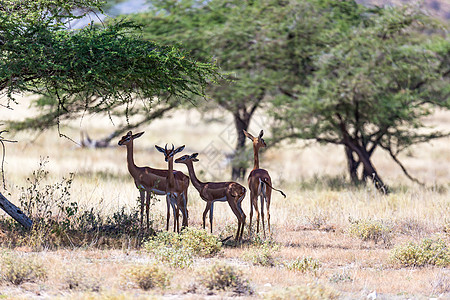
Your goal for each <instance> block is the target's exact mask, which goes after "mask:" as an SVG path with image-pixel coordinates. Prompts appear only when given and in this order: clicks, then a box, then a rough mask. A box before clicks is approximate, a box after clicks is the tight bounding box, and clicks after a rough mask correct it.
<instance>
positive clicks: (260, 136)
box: [259, 130, 264, 138]
mask: <svg viewBox="0 0 450 300" xmlns="http://www.w3.org/2000/svg"><path fill="white" fill-rule="evenodd" d="M263 135H264V131H262V130H261V132H260V133H259V138H262V136H263Z"/></svg>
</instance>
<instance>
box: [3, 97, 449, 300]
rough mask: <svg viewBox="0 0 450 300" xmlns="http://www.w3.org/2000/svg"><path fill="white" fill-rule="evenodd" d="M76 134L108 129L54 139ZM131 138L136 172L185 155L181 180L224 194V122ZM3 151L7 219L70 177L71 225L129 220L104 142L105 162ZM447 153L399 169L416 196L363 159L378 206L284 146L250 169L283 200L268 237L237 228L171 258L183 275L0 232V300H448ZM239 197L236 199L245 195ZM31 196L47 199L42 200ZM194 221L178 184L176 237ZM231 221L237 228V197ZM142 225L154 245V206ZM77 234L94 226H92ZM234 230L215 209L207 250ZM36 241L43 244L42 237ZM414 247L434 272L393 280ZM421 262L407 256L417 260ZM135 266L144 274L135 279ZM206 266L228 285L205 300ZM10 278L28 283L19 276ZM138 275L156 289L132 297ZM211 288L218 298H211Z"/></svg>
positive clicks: (90, 237) (320, 152) (34, 143)
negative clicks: (188, 162) (214, 183)
mask: <svg viewBox="0 0 450 300" xmlns="http://www.w3.org/2000/svg"><path fill="white" fill-rule="evenodd" d="M0 113H1V116H2V118H3V120H4V119H8V118H10V117H14V118H22V117H25V116H27V115H29V114H31V113H32V108H31V109H30V108H28V107H27V106H26V105H25V106H23V107H22V106H19V107H15V110H14V111H12V112H11V111H8V110H6V109H4V108H2V110H1V111H0ZM217 120H221V122H217ZM114 121H115V122H119V121H117V120H114ZM265 122H266V119H265V118H264V117H263V116H262V115H260V116H257V117H256V119H255V120H254V121H253V122H252V124H251V128H250V132H253V133H255V134H256V133H257V132H259V130H260V128H262V127H264V125H265V124H266V123H265ZM427 122H428V123H429V124H433V125H435V126H437V127H438V128H441V129H446V130H450V114H449V113H448V112H438V113H436V114H435V115H434V116H433V118H431V119H430V120H428V121H427ZM83 129H85V130H87V131H88V133H89V135H90V136H91V137H92V138H102V137H106V136H107V135H108V134H109V133H110V132H111V131H112V130H114V125H113V124H112V123H111V121H110V120H109V119H108V118H100V117H98V116H94V117H85V118H84V119H83V120H81V121H77V122H71V123H70V124H68V125H65V126H63V127H62V128H61V130H62V132H63V133H64V134H66V135H68V136H70V137H72V138H73V139H74V140H76V141H78V139H79V135H80V131H81V130H83ZM139 131H145V134H144V135H143V136H142V137H141V138H139V139H137V140H136V141H135V153H134V155H135V162H136V164H137V165H138V166H144V165H149V166H152V167H158V168H166V163H165V162H164V159H163V156H162V154H161V153H159V152H157V151H156V150H155V148H154V145H155V144H158V145H162V146H163V145H164V144H165V143H169V145H170V144H171V143H173V144H175V146H179V145H182V144H185V145H186V149H185V150H184V151H183V152H182V154H191V153H194V152H198V153H199V156H198V158H199V159H200V162H198V163H196V165H195V167H196V171H197V175H198V177H199V178H200V180H203V181H207V180H229V177H230V170H229V168H228V167H227V163H226V162H227V161H226V154H228V153H230V152H231V150H232V147H233V146H234V144H233V142H234V136H235V133H234V127H233V126H232V121H231V119H230V118H229V117H228V116H227V115H225V114H223V115H222V114H221V113H220V112H219V111H217V112H215V114H214V120H211V115H205V116H202V115H201V114H200V113H198V112H196V111H193V110H192V111H184V112H180V111H177V112H174V113H172V114H171V115H170V116H169V117H166V118H164V119H162V120H157V121H155V122H153V123H152V124H150V125H148V126H145V127H143V128H140V129H139ZM136 132H137V130H136ZM14 139H16V140H18V141H19V142H18V143H14V144H7V148H6V163H5V166H4V169H5V174H6V187H7V189H6V191H5V190H2V193H3V194H4V195H5V196H7V198H8V199H10V200H11V201H12V202H14V203H15V204H16V205H19V206H20V204H21V203H20V201H19V199H22V201H25V202H26V201H27V197H32V196H30V195H32V192H30V189H31V190H32V189H34V188H35V189H41V190H45V189H46V188H45V186H46V184H47V185H48V186H52V188H49V189H50V190H51V189H57V188H56V187H55V186H54V184H56V183H61V185H62V186H65V185H66V186H67V180H69V179H68V178H71V177H70V173H74V175H73V182H71V183H70V190H69V192H68V193H66V194H65V196H66V198H65V200H64V201H66V202H65V204H64V205H66V204H67V203H71V202H77V204H78V206H77V210H78V212H80V211H85V212H86V211H87V212H89V211H90V212H91V213H92V212H95V213H92V214H91V215H95V216H111V215H113V214H114V213H117V212H121V214H122V215H123V216H128V217H129V218H132V217H130V216H132V215H133V212H136V211H137V198H138V190H137V189H136V188H135V186H134V183H133V180H132V178H131V176H130V175H129V173H128V170H127V167H126V149H125V147H119V146H117V141H118V139H116V140H113V142H112V143H111V147H110V148H106V149H85V148H80V147H78V146H77V145H76V144H75V143H74V142H72V141H70V140H68V139H66V138H59V137H58V133H57V131H56V130H51V131H46V132H43V133H40V134H36V133H34V134H30V133H19V134H17V135H16V136H14ZM230 144H231V145H230ZM449 149H450V139H449V138H447V139H442V140H439V141H435V142H433V143H431V144H424V145H419V146H416V147H413V148H412V149H411V150H410V151H409V152H408V153H405V154H404V155H403V156H402V157H401V158H402V159H403V162H404V164H405V165H406V166H407V167H408V169H409V171H410V173H411V174H412V175H413V176H415V177H417V178H418V179H420V180H421V181H424V182H426V184H427V187H421V186H418V185H416V184H413V183H411V182H410V181H408V179H406V178H405V177H404V176H403V175H402V171H401V170H400V168H399V167H398V166H397V165H395V164H394V163H393V162H392V161H391V160H389V158H388V157H387V156H385V155H384V154H383V153H381V152H378V153H376V155H375V158H374V162H375V165H376V166H377V169H378V171H379V173H380V175H381V176H382V178H383V179H384V180H385V182H386V183H388V184H389V185H390V186H391V187H392V191H393V192H392V193H391V194H389V195H387V196H385V195H381V194H380V193H378V192H377V191H375V190H374V189H373V188H372V187H371V186H366V187H361V188H354V187H350V186H348V185H347V184H346V183H345V179H344V177H345V175H346V165H345V159H344V151H343V149H342V148H340V147H335V146H319V145H315V144H313V145H310V146H308V147H304V145H303V144H301V143H296V144H288V143H285V144H282V145H280V146H279V147H277V148H270V149H269V150H268V151H266V152H265V153H264V154H263V155H262V157H261V167H263V168H266V169H267V170H268V171H269V172H270V174H271V176H272V179H273V184H274V186H276V187H279V188H281V189H283V190H284V192H285V193H286V194H287V198H286V199H285V198H283V197H282V196H281V195H280V194H279V193H277V192H274V193H273V197H272V204H271V224H272V236H271V237H270V238H268V239H267V240H266V241H264V239H263V238H262V237H255V236H249V235H248V232H247V228H246V230H245V233H244V242H243V244H242V245H240V246H236V245H235V244H234V243H233V242H232V240H228V241H227V242H225V245H223V246H222V247H221V250H220V251H219V252H218V253H216V254H214V255H210V256H206V257H203V256H202V257H200V256H189V255H188V253H184V254H183V253H181V254H180V253H178V254H177V255H181V256H180V257H179V259H181V260H183V259H187V260H188V261H189V260H190V262H188V263H187V264H185V265H178V266H177V264H176V263H175V264H174V263H173V257H172V258H171V259H172V260H171V261H172V263H170V262H163V260H164V259H162V257H170V256H171V255H175V254H174V253H168V254H167V253H166V254H165V255H166V256H161V255H160V254H157V253H156V252H155V251H154V252H152V251H149V249H150V248H151V247H150V248H149V246H148V245H147V246H146V244H141V243H140V237H137V236H138V235H136V234H127V232H126V230H125V231H124V232H122V234H120V235H116V236H114V237H110V236H106V237H105V236H104V235H103V234H102V233H101V231H100V232H98V231H97V232H95V231H94V232H93V233H92V232H91V233H87V234H86V235H85V236H84V237H79V239H77V240H75V239H76V238H77V236H76V235H74V236H70V235H69V234H68V233H65V232H62V233H61V232H59V233H58V232H57V233H55V232H54V231H48V234H51V235H52V236H53V237H52V238H50V240H51V242H43V241H48V240H49V237H46V236H43V235H40V234H39V232H33V233H32V234H22V235H17V236H15V235H14V233H13V232H12V230H11V229H8V228H7V227H5V226H4V225H3V228H2V232H1V233H0V235H1V236H0V241H1V244H2V255H1V275H2V280H1V283H0V293H1V297H4V298H14V299H16V298H23V299H25V298H64V299H66V298H68V299H83V298H84V299H128V298H161V297H164V298H174V299H176V298H185V299H198V298H217V299H219V298H226V297H242V298H268V299H324V298H333V299H334V298H342V299H366V298H367V297H369V298H371V299H374V297H375V293H374V292H376V298H377V299H408V298H411V299H428V298H440V299H448V298H450V270H449V269H448V266H449V261H450V257H449V255H450V254H449V252H448V245H449V243H450V192H449V188H450V185H449V183H450V168H449V165H450V151H449ZM250 160H251V161H252V159H250ZM43 161H45V162H46V163H45V164H44V166H43V169H44V170H45V171H46V172H48V174H47V175H45V176H44V175H42V182H40V183H39V184H36V183H35V184H33V183H32V179H31V180H30V178H34V177H33V172H35V174H36V171H37V170H38V169H39V164H40V163H41V162H43ZM175 168H176V169H178V170H181V171H183V172H185V173H186V174H187V170H186V167H185V166H184V165H177V164H175ZM63 178H65V179H63ZM242 184H243V185H244V186H247V184H246V182H243V183H242ZM27 188H30V189H28V190H27ZM62 190H63V189H62ZM60 193H61V191H60ZM62 193H64V191H63V192H62ZM27 195H28V196H27ZM42 195H44V196H42V197H43V198H45V197H50V196H49V194H48V193H47V194H45V192H43V193H42ZM33 197H36V195H35V196H33ZM36 201H37V200H36ZM39 201H41V202H39ZM39 201H37V202H36V203H46V202H45V201H46V200H39ZM204 207H205V202H204V201H202V200H201V199H200V198H199V196H198V193H197V191H196V190H195V189H194V188H193V186H192V184H191V185H190V190H189V205H188V208H189V216H190V219H189V227H191V228H201V223H202V212H203V209H204ZM243 207H244V211H245V213H246V214H247V224H248V219H249V207H250V204H249V193H248V192H247V196H246V198H245V200H244V202H243ZM122 208H124V210H122ZM2 215H3V217H2V218H3V220H4V221H3V222H4V223H5V222H6V221H5V220H8V219H9V217H8V216H6V215H5V214H3V212H2ZM87 215H89V214H87ZM119 215H120V214H119ZM134 216H136V215H135V214H134ZM151 216H152V222H153V223H152V225H153V228H154V229H155V231H156V232H157V233H161V232H165V216H166V205H165V201H163V198H162V197H159V200H158V201H155V203H154V205H153V206H152V207H151ZM54 217H55V218H56V219H57V218H58V216H57V215H55V216H54ZM254 219H255V218H254ZM85 221H86V220H85ZM88 222H89V221H88ZM91 222H97V221H95V218H94V219H92V220H91ZM236 226H237V221H236V218H235V217H234V215H233V214H232V212H231V210H230V209H229V207H228V205H227V204H226V203H217V204H216V205H215V213H214V231H213V234H214V235H215V236H217V237H219V238H220V239H222V238H225V237H228V236H230V235H233V234H234V232H235V229H236ZM39 230H42V232H46V233H47V231H46V230H45V228H41V229H39ZM100 230H107V228H106V227H102V228H101V229H100ZM131 230H132V229H131V226H130V231H131ZM83 238H84V242H83ZM58 239H60V240H61V243H60V245H58ZM424 239H428V240H433V241H439V243H442V244H444V245H446V246H447V248H445V246H444V248H442V249H440V250H439V251H438V253H434V254H432V256H434V258H436V257H437V256H441V255H442V254H443V253H444V255H446V257H444V258H442V260H441V262H440V263H434V264H433V263H430V261H431V260H429V261H428V263H424V265H423V266H415V265H419V264H420V263H417V260H416V261H415V262H416V263H410V264H411V265H412V266H407V265H408V263H405V261H408V258H406V259H404V260H401V259H403V258H405V257H406V256H408V254H405V253H403V256H401V257H400V259H397V260H395V259H394V258H393V256H394V253H395V251H397V250H396V249H400V248H399V247H403V248H401V249H406V247H407V246H406V245H407V243H409V242H412V243H414V245H420V244H421V243H422V242H423V241H424ZM411 245H412V244H411ZM410 247H412V246H410ZM150 250H151V249H150ZM170 251H171V250H170V249H169V252H170ZM174 251H175V250H174ZM411 251H413V250H411ZM414 251H415V250H414ZM417 251H419V250H417ZM419 252H420V251H419ZM421 253H422V254H419V256H420V255H425V254H423V252H421ZM158 255H159V256H158ZM183 255H188V258H186V257H185V256H183ZM176 260H177V258H175V261H176ZM21 263H22V264H23V266H21V267H19V268H18V269H19V270H12V265H16V266H17V265H20V264H21ZM145 266H153V267H154V268H157V270H156V271H155V270H154V269H153V271H148V272H149V273H145V272H146V271H144V267H145ZM211 266H222V267H223V268H225V269H222V271H220V270H219V271H218V273H220V272H222V273H221V274H222V275H223V274H224V273H225V275H230V277H229V280H231V281H236V280H237V283H232V284H231V288H227V287H226V283H224V282H220V280H219V282H216V289H215V288H211V289H209V288H208V287H207V284H204V282H205V280H206V279H205V277H206V278H207V279H212V278H216V277H218V276H219V275H217V274H216V275H214V273H213V272H214V271H211V270H210V269H208V268H211ZM224 266H226V267H224ZM139 268H140V269H139ZM20 269H25V270H27V271H26V272H28V273H26V274H23V273H20ZM133 270H134V271H133ZM139 270H140V271H139ZM147 270H150V269H147ZM145 274H151V275H153V276H154V277H155V278H156V277H158V276H159V275H158V274H160V275H161V274H163V275H161V276H162V277H164V276H166V280H165V281H164V280H163V282H164V283H163V284H160V285H158V284H156V287H155V288H151V287H150V288H148V287H146V286H143V285H140V283H139V278H140V279H142V278H143V277H145ZM155 274H156V275H155ZM202 274H203V275H202ZM14 276H15V277H14ZM202 276H203V277H202ZM11 277H13V279H11ZM14 278H19V279H20V278H22V279H23V281H22V282H21V281H20V280H19V281H14ZM202 278H203V279H202ZM147 279H148V278H147ZM221 286H223V287H224V290H219V289H218V288H220V287H221ZM142 287H146V288H148V289H144V288H142Z"/></svg>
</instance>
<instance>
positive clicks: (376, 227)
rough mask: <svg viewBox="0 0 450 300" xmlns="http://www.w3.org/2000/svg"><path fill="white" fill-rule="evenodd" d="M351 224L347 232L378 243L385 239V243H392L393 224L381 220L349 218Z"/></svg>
mask: <svg viewBox="0 0 450 300" xmlns="http://www.w3.org/2000/svg"><path fill="white" fill-rule="evenodd" d="M349 222H350V226H349V228H348V229H347V233H348V234H350V235H351V236H354V237H357V238H359V239H361V240H363V241H373V242H375V244H377V243H378V242H379V241H383V243H384V244H386V245H390V244H391V240H392V237H393V230H392V226H390V225H388V224H386V223H384V222H382V221H379V220H371V219H360V220H353V219H352V218H349Z"/></svg>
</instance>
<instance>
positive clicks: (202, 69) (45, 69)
mask: <svg viewBox="0 0 450 300" xmlns="http://www.w3.org/2000/svg"><path fill="white" fill-rule="evenodd" d="M102 4H104V2H103V1H99V0H70V1H65V0H23V1H12V0H2V1H0V51H1V59H0V91H1V93H2V94H3V95H4V96H6V97H5V98H4V99H6V100H5V101H6V103H4V106H7V107H9V106H10V105H11V101H13V102H14V101H16V99H15V98H14V94H16V93H22V92H31V93H35V94H40V95H44V96H45V98H43V99H41V100H40V101H39V104H40V107H42V108H43V110H42V114H41V115H40V116H38V117H36V118H34V119H29V120H25V121H24V122H19V123H16V124H12V126H15V128H18V129H21V128H24V127H27V128H29V127H32V128H34V129H42V128H47V127H49V126H53V125H55V124H59V122H60V121H61V120H63V119H70V118H75V117H78V116H79V115H80V114H89V113H101V112H107V113H115V112H118V111H119V112H120V113H122V114H124V115H126V116H127V117H128V116H129V115H130V114H131V113H133V114H134V113H137V112H136V111H131V107H132V106H131V104H132V103H133V102H134V101H135V100H136V99H139V98H141V99H143V102H144V108H146V109H145V113H147V112H148V111H149V110H150V109H151V108H152V103H153V102H154V101H155V100H154V99H158V101H160V102H161V101H163V100H167V99H175V100H171V102H169V103H168V104H167V105H168V106H174V105H176V103H174V102H173V101H179V100H180V99H187V98H190V97H191V95H198V96H203V95H204V88H205V86H206V85H207V84H208V82H209V81H210V80H214V79H215V78H217V76H218V73H217V68H216V67H215V65H214V64H212V63H208V62H205V63H204V62H198V61H197V60H195V59H193V58H192V57H191V56H189V55H188V54H187V53H186V52H185V51H184V50H181V49H180V48H178V47H175V46H170V45H164V46H161V45H159V44H157V43H155V42H151V41H146V40H143V39H141V38H140V36H139V34H140V33H139V32H140V27H139V26H137V25H135V24H133V23H131V22H114V23H111V24H108V25H106V24H102V25H101V26H94V25H93V24H90V25H89V26H86V27H85V28H83V29H80V30H71V29H70V21H71V20H73V19H76V18H79V17H81V16H83V15H85V14H86V13H88V12H90V11H94V10H100V9H101V5H102ZM75 13H76V14H77V15H76V14H75Z"/></svg>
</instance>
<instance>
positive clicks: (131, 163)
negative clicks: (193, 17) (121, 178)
mask: <svg viewBox="0 0 450 300" xmlns="http://www.w3.org/2000/svg"><path fill="white" fill-rule="evenodd" d="M126 146H127V166H128V172H130V174H131V176H133V177H135V176H136V175H137V173H138V172H139V170H138V167H137V166H136V165H135V164H134V158H133V141H131V142H130V143H128V144H127V145H126Z"/></svg>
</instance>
